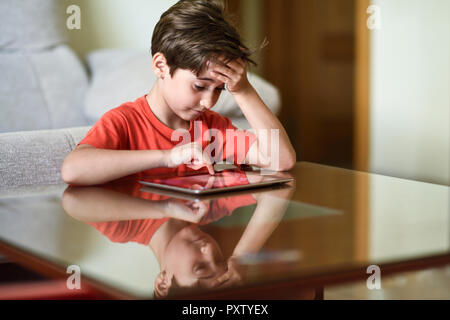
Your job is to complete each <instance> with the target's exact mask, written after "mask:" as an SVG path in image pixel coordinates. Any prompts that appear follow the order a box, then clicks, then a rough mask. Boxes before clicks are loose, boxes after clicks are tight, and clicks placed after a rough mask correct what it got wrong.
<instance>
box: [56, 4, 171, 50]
mask: <svg viewBox="0 0 450 320" xmlns="http://www.w3.org/2000/svg"><path fill="white" fill-rule="evenodd" d="M65 1H66V2H67V5H70V4H76V5H78V6H79V7H80V9H81V29H80V30H71V31H69V43H70V45H71V46H72V47H73V48H74V49H75V50H76V51H77V53H78V54H79V55H80V56H82V57H83V56H85V55H86V54H87V53H89V52H91V51H93V50H96V49H104V48H128V49H137V50H142V51H145V52H148V51H149V50H150V46H151V38H152V33H153V28H154V26H155V25H156V23H157V22H158V20H159V17H160V16H161V14H162V13H163V12H164V11H165V10H167V9H168V8H169V7H170V6H171V5H173V4H174V3H176V2H177V1H176V0H151V1H148V0H132V1H125V0H95V1H91V0H73V1H70V0H65ZM67 16H69V15H67Z"/></svg>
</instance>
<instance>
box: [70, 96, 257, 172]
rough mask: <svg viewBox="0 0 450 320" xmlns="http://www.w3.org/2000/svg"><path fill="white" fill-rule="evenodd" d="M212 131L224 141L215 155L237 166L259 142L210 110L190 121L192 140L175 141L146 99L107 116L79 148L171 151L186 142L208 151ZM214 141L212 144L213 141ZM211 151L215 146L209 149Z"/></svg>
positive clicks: (212, 139)
mask: <svg viewBox="0 0 450 320" xmlns="http://www.w3.org/2000/svg"><path fill="white" fill-rule="evenodd" d="M208 129H215V130H218V131H219V132H220V134H221V136H222V139H223V140H222V141H220V140H219V139H218V138H217V139H218V140H217V141H218V143H217V144H216V145H215V146H216V148H215V152H220V153H219V154H221V155H222V157H221V159H224V160H226V159H228V161H230V162H231V161H233V163H235V164H237V163H239V164H242V163H243V162H244V159H245V156H246V154H247V152H248V150H249V148H250V146H251V144H252V143H253V142H254V141H255V139H256V136H255V135H254V134H252V133H250V132H248V131H245V130H239V129H237V128H236V127H235V126H233V124H232V123H231V121H230V119H228V118H227V117H223V116H221V115H220V114H218V113H217V112H214V111H211V110H208V111H205V112H204V113H202V114H201V115H200V116H199V117H198V118H197V119H195V120H192V121H191V122H190V128H189V134H190V138H191V139H190V141H183V137H181V136H179V137H178V138H179V139H178V140H176V141H172V140H171V138H172V134H173V133H174V130H173V129H171V128H169V127H167V126H166V125H165V124H163V123H162V122H161V121H160V120H159V119H158V118H157V117H156V116H155V115H154V113H153V112H152V110H151V108H150V106H149V104H148V102H147V99H146V98H145V96H143V97H140V98H138V99H137V100H136V101H134V102H127V103H124V104H122V105H121V106H119V107H118V108H115V109H112V110H110V111H108V112H107V113H105V114H104V115H103V116H102V118H101V119H100V120H99V121H98V122H97V123H96V124H95V125H94V126H93V127H92V128H91V129H90V130H89V132H88V133H87V135H86V137H85V138H84V139H83V140H82V141H81V142H80V143H79V145H80V144H89V145H91V146H93V147H95V148H99V149H111V150H170V149H172V148H173V147H175V146H177V145H178V144H179V143H180V142H181V141H183V142H185V143H189V142H193V141H197V142H199V143H201V145H202V149H203V150H205V148H206V147H207V146H208V145H210V144H211V142H214V141H215V139H216V137H215V135H216V134H217V133H216V134H215V133H214V131H208ZM227 130H232V132H234V135H235V137H233V140H234V141H227ZM186 133H187V132H186ZM212 136H214V138H213V137H212ZM229 137H230V136H229ZM210 139H211V141H209V140H210ZM230 140H231V139H230ZM211 149H212V147H210V149H208V150H211ZM238 149H239V150H238ZM212 154H213V155H215V154H216V153H214V152H213V153H212ZM190 171H193V170H192V169H190V168H188V167H187V166H186V165H181V166H179V167H178V168H154V169H150V170H147V171H145V174H148V175H159V174H171V173H179V174H180V173H184V172H190Z"/></svg>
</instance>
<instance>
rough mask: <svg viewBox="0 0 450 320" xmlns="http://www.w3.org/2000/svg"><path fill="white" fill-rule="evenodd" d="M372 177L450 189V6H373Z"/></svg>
mask: <svg viewBox="0 0 450 320" xmlns="http://www.w3.org/2000/svg"><path fill="white" fill-rule="evenodd" d="M373 4H375V5H377V6H379V8H380V9H381V29H379V30H374V31H372V33H371V79H370V81H371V90H370V92H371V98H370V110H371V113H370V127H371V129H370V136H371V139H370V140H371V141H370V171H372V172H377V173H382V174H386V175H392V176H396V177H403V178H408V179H415V180H421V181H427V182H434V183H441V184H447V185H448V184H450V174H449V163H450V158H449V153H450V131H449V121H450V101H449V100H450V94H449V88H450V41H449V40H450V1H448V0H431V1H423V0H389V1H387V0H374V1H373Z"/></svg>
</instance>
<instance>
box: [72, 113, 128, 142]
mask: <svg viewBox="0 0 450 320" xmlns="http://www.w3.org/2000/svg"><path fill="white" fill-rule="evenodd" d="M127 127H128V125H127V121H126V117H125V116H124V115H123V114H122V113H121V112H120V111H119V110H117V109H112V110H110V111H108V112H107V113H105V114H104V115H103V116H102V117H101V118H100V120H98V121H97V122H96V123H95V124H94V126H93V127H92V128H91V129H90V130H89V131H88V133H87V134H86V136H85V137H84V139H83V140H81V141H80V142H79V143H78V145H80V144H89V145H91V146H93V147H95V148H98V149H110V150H125V149H127V147H128V134H127V132H128V130H127ZM78 145H77V146H78Z"/></svg>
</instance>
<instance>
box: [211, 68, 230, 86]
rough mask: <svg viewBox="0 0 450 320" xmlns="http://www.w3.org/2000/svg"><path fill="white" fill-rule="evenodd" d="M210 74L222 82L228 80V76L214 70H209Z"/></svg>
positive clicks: (227, 81) (226, 82)
mask: <svg viewBox="0 0 450 320" xmlns="http://www.w3.org/2000/svg"><path fill="white" fill-rule="evenodd" d="M211 76H212V77H213V78H215V79H217V80H219V81H222V82H223V83H225V84H227V85H228V83H229V82H230V80H231V79H230V78H228V77H227V76H224V75H223V74H221V73H218V72H215V71H211Z"/></svg>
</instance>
